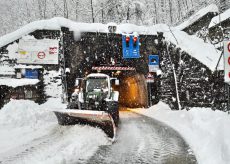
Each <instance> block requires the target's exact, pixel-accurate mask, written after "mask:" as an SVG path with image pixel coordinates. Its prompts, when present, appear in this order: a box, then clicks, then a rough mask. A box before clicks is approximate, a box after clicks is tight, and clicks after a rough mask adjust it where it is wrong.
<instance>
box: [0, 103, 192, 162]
mask: <svg viewBox="0 0 230 164" xmlns="http://www.w3.org/2000/svg"><path fill="white" fill-rule="evenodd" d="M50 106H52V108H55V107H62V108H64V107H65V106H61V104H58V103H57V100H55V99H49V100H48V102H46V103H45V104H42V105H38V104H35V103H34V102H32V101H28V100H11V102H10V103H8V104H6V105H5V106H4V108H3V109H2V110H1V111H0V134H1V135H0V148H1V149H0V164H30V163H33V164H72V163H73V164H75V163H119V164H120V163H157V164H159V163H167V164H169V163H170V164H180V163H183V164H184V163H186V164H187V163H188V164H190V163H191V164H192V163H196V159H195V157H194V155H193V152H192V150H191V149H190V148H189V146H188V145H187V144H186V142H185V141H184V140H183V138H182V137H181V136H180V135H179V133H177V132H176V131H175V130H173V129H172V128H170V127H168V126H167V125H165V124H163V123H161V122H159V121H157V120H155V119H153V118H149V117H146V116H143V115H140V114H137V113H134V112H131V111H127V110H122V111H121V112H120V118H121V122H120V126H119V128H118V135H117V140H116V142H115V143H113V144H112V143H111V141H110V140H109V139H108V138H107V137H106V135H105V133H104V132H103V131H102V130H101V129H98V128H93V127H90V126H82V125H76V126H60V125H58V124H57V120H56V117H55V115H54V114H53V112H52V110H51V109H52V108H50Z"/></svg>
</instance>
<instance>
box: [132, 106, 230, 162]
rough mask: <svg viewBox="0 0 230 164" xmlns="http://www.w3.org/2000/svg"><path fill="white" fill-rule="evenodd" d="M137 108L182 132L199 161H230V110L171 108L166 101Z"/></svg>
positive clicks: (142, 112) (140, 111)
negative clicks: (174, 109) (229, 111)
mask: <svg viewBox="0 0 230 164" xmlns="http://www.w3.org/2000/svg"><path fill="white" fill-rule="evenodd" d="M134 111H135V112H138V113H141V114H144V115H147V116H149V117H153V118H155V119H157V120H160V121H162V122H165V123H167V124H168V125H170V126H171V127H173V128H174V129H176V130H177V131H178V132H180V134H181V135H182V136H183V137H184V138H185V140H186V141H187V142H188V144H189V145H190V146H191V148H192V149H193V151H194V153H195V155H196V158H197V160H198V163H199V164H220V163H221V164H228V163H229V161H230V139H229V138H230V131H229V130H228V129H229V125H230V116H229V115H228V114H227V113H225V112H221V111H212V110H211V109H205V108H192V109H191V110H189V111H186V110H182V111H171V110H170V108H169V107H168V106H167V105H166V104H164V103H162V102H160V103H158V104H157V105H155V106H153V107H151V108H149V109H143V110H134Z"/></svg>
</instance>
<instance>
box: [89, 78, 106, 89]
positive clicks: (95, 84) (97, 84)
mask: <svg viewBox="0 0 230 164" xmlns="http://www.w3.org/2000/svg"><path fill="white" fill-rule="evenodd" d="M95 89H102V90H103V91H105V90H108V81H107V78H105V77H95V78H93V77H90V78H88V79H87V82H86V90H87V91H93V90H95Z"/></svg>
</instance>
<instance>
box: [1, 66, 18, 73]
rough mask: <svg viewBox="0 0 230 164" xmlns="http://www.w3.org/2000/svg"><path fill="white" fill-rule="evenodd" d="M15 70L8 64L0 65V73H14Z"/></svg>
mask: <svg viewBox="0 0 230 164" xmlns="http://www.w3.org/2000/svg"><path fill="white" fill-rule="evenodd" d="M14 74H15V70H14V68H13V67H10V66H9V65H0V75H14Z"/></svg>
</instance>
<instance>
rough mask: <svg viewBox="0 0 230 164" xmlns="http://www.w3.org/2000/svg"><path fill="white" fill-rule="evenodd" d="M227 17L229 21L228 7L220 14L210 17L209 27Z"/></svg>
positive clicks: (229, 10)
mask: <svg viewBox="0 0 230 164" xmlns="http://www.w3.org/2000/svg"><path fill="white" fill-rule="evenodd" d="M227 19H229V21H230V9H228V10H226V11H225V12H223V13H222V14H220V15H217V16H215V17H214V18H212V20H211V22H210V24H209V28H211V27H213V26H215V25H217V24H219V23H220V22H223V21H225V20H227Z"/></svg>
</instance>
